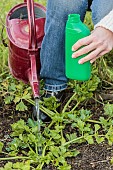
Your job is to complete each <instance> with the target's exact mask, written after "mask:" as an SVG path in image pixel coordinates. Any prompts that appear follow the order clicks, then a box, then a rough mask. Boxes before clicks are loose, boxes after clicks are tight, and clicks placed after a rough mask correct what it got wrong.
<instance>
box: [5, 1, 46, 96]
mask: <svg viewBox="0 0 113 170" xmlns="http://www.w3.org/2000/svg"><path fill="white" fill-rule="evenodd" d="M45 17H46V9H45V7H44V6H42V5H40V4H38V3H34V1H33V0H24V3H21V4H18V5H16V6H15V7H13V8H12V9H11V10H10V11H9V13H8V15H7V17H6V29H7V34H8V39H9V58H8V63H9V68H10V71H11V73H12V75H13V76H14V77H15V78H17V79H19V80H22V81H23V82H25V83H28V82H30V85H31V87H32V91H33V95H34V98H38V97H39V73H40V67H41V65H40V48H41V43H42V40H43V36H44V24H45Z"/></svg>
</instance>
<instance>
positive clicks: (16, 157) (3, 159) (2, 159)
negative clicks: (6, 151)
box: [0, 156, 30, 161]
mask: <svg viewBox="0 0 113 170" xmlns="http://www.w3.org/2000/svg"><path fill="white" fill-rule="evenodd" d="M12 159H30V158H29V157H21V156H15V157H8V158H0V161H6V160H12Z"/></svg>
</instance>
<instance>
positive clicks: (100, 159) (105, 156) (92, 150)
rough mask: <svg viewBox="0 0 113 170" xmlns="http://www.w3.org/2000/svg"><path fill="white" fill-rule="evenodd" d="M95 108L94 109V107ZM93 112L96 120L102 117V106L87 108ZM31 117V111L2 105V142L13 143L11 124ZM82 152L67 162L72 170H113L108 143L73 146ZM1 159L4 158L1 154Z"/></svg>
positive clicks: (50, 166)
mask: <svg viewBox="0 0 113 170" xmlns="http://www.w3.org/2000/svg"><path fill="white" fill-rule="evenodd" d="M92 106H93V107H92ZM87 107H89V108H90V110H92V111H93V113H95V114H94V117H93V118H94V119H97V118H98V116H100V115H102V112H103V110H102V107H101V105H95V104H93V105H89V106H87ZM29 116H31V110H29V111H27V112H26V113H25V112H17V111H16V110H15V106H12V105H4V104H3V103H2V104H1V105H0V141H2V142H3V143H4V144H5V147H7V143H8V142H10V141H11V138H10V133H11V126H10V124H12V123H14V122H16V121H18V120H19V119H20V118H21V119H24V120H27V119H28V117H29ZM67 131H68V130H67ZM72 147H75V148H76V149H77V150H79V151H80V154H79V155H78V156H77V157H76V158H68V159H67V161H68V163H69V164H71V166H72V170H113V165H111V164H110V159H111V157H112V156H113V146H109V145H108V144H107V142H105V143H102V144H94V145H88V144H87V143H84V144H76V145H75V144H73V145H72ZM0 157H3V155H2V154H1V155H0ZM5 163H6V161H1V162H0V167H3V166H4V164H5ZM44 170H56V168H54V167H52V165H48V166H47V167H46V168H44Z"/></svg>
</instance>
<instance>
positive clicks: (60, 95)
mask: <svg viewBox="0 0 113 170" xmlns="http://www.w3.org/2000/svg"><path fill="white" fill-rule="evenodd" d="M52 96H55V97H56V99H57V101H58V103H63V101H64V99H65V90H62V91H58V92H51V91H45V93H44V95H43V96H42V97H41V98H42V100H43V99H44V98H50V97H52ZM57 111H58V112H60V106H59V107H58V108H57ZM39 115H40V120H42V121H43V122H50V121H51V118H50V117H49V116H48V115H46V114H45V113H44V112H42V111H41V110H40V113H39ZM33 119H34V120H35V121H36V120H37V115H36V109H35V106H34V107H33Z"/></svg>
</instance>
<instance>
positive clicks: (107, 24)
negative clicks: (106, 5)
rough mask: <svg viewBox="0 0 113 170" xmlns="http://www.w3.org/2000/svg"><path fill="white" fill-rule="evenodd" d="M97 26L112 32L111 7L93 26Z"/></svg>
mask: <svg viewBox="0 0 113 170" xmlns="http://www.w3.org/2000/svg"><path fill="white" fill-rule="evenodd" d="M97 27H104V28H106V29H108V30H110V31H112V32H113V9H112V11H110V12H109V13H108V14H107V15H106V16H105V17H104V18H103V19H101V20H100V21H99V22H98V23H97V24H96V25H95V26H94V29H95V28H97Z"/></svg>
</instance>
